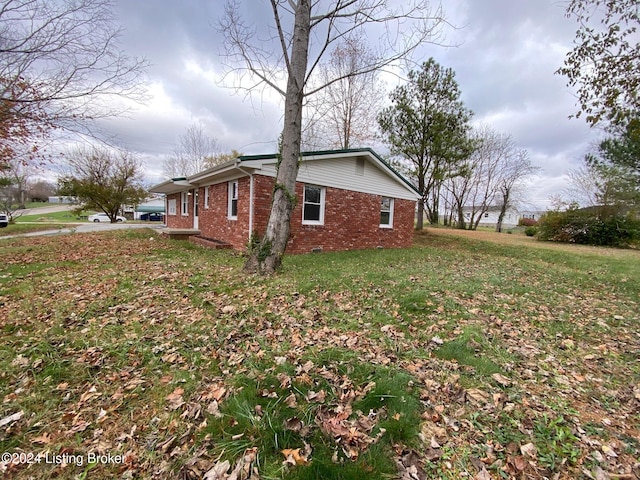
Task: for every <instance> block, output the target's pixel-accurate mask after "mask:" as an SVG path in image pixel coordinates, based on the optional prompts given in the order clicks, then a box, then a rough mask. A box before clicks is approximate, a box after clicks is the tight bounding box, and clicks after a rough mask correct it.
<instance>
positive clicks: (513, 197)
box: [496, 149, 540, 232]
mask: <svg viewBox="0 0 640 480" xmlns="http://www.w3.org/2000/svg"><path fill="white" fill-rule="evenodd" d="M538 170H540V168H538V167H536V166H534V165H533V164H532V163H531V159H530V158H529V152H528V151H526V150H524V149H516V150H515V151H513V152H511V154H510V155H508V156H507V157H505V158H504V159H503V161H502V162H501V164H500V167H499V172H498V177H497V178H498V182H497V195H496V201H497V206H498V207H499V208H500V211H499V213H498V221H497V223H496V232H501V231H502V222H503V220H504V217H505V215H506V213H507V210H509V209H510V208H512V207H515V206H516V204H517V203H518V201H519V200H520V198H519V197H520V195H521V193H522V187H523V183H522V181H523V180H524V179H525V178H527V177H528V176H530V175H533V174H534V173H536V172H537V171H538Z"/></svg>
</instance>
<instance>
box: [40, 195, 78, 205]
mask: <svg viewBox="0 0 640 480" xmlns="http://www.w3.org/2000/svg"><path fill="white" fill-rule="evenodd" d="M47 201H48V202H49V203H78V199H77V198H76V197H69V196H55V197H48V198H47Z"/></svg>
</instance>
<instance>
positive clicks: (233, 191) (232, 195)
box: [227, 180, 238, 220]
mask: <svg viewBox="0 0 640 480" xmlns="http://www.w3.org/2000/svg"><path fill="white" fill-rule="evenodd" d="M227 196H228V198H229V203H228V206H227V218H229V219H230V220H237V219H238V181H237V180H234V181H233V182H229V193H228V195H227Z"/></svg>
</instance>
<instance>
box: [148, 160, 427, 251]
mask: <svg viewBox="0 0 640 480" xmlns="http://www.w3.org/2000/svg"><path fill="white" fill-rule="evenodd" d="M276 165H277V157H276V155H250V156H241V157H239V158H237V159H235V160H232V161H230V162H227V163H224V164H222V165H218V166H216V167H213V168H211V169H208V170H205V171H203V172H200V173H197V174H195V175H192V176H190V177H186V178H174V179H171V180H167V181H165V182H163V183H160V184H158V185H155V186H154V187H152V188H151V192H154V193H162V194H164V195H165V202H166V205H165V212H166V224H167V228H166V230H165V233H166V234H168V235H170V236H176V237H177V236H181V235H189V236H190V237H191V239H192V240H194V241H196V242H199V243H204V244H207V243H208V244H220V245H225V246H230V247H232V248H234V249H237V250H245V249H246V248H247V245H248V243H249V240H250V237H251V234H252V233H255V234H256V235H259V236H261V235H262V234H263V233H264V230H265V228H266V225H267V221H268V217H269V211H270V208H271V196H272V192H273V187H274V183H275V177H276ZM296 196H297V199H298V204H297V205H296V207H295V208H294V211H293V214H292V217H291V236H290V240H289V243H288V245H287V252H288V253H306V252H311V251H336V250H352V249H363V248H378V247H384V248H399V247H408V246H410V245H411V243H412V239H413V222H414V216H415V206H416V201H417V200H418V199H419V198H420V195H419V193H418V192H417V191H416V190H415V188H414V187H413V186H412V185H411V184H410V183H409V182H408V181H407V180H406V179H404V178H403V177H402V176H401V175H400V174H398V173H397V172H396V171H395V170H393V169H392V168H391V167H390V166H389V165H388V164H387V163H386V162H384V161H383V160H382V159H381V158H380V157H379V156H378V155H377V154H376V153H375V152H373V151H372V150H370V149H352V150H337V151H323V152H308V153H303V154H302V156H301V163H300V169H299V171H298V177H297V182H296Z"/></svg>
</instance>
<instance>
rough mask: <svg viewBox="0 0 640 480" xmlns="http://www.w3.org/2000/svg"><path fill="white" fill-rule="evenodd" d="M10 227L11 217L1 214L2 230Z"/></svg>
mask: <svg viewBox="0 0 640 480" xmlns="http://www.w3.org/2000/svg"><path fill="white" fill-rule="evenodd" d="M7 225H9V217H8V216H7V215H5V214H4V213H0V228H4V227H6V226H7Z"/></svg>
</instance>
